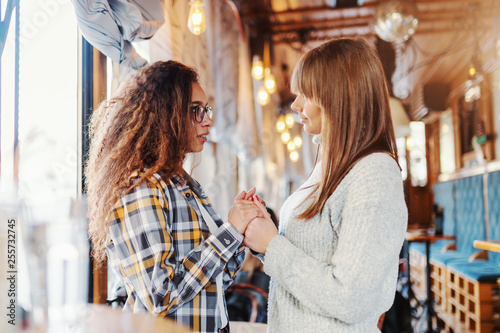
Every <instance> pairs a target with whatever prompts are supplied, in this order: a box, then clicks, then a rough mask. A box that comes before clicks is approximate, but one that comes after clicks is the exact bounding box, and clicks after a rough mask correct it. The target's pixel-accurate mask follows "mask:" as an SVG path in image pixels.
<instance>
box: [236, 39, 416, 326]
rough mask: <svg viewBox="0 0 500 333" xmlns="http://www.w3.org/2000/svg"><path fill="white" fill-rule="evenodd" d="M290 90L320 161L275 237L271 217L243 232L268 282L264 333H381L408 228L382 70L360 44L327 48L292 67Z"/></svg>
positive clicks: (286, 208)
mask: <svg viewBox="0 0 500 333" xmlns="http://www.w3.org/2000/svg"><path fill="white" fill-rule="evenodd" d="M291 84H292V85H291V86H292V91H293V92H294V93H295V94H296V95H297V97H296V99H295V101H294V102H293V103H292V109H294V110H295V111H297V112H298V114H299V116H300V120H301V122H302V124H303V126H304V131H305V132H307V133H309V134H311V135H314V138H313V140H314V141H315V142H316V143H317V144H319V152H318V161H317V162H316V164H315V167H314V170H313V171H312V173H311V175H310V176H309V178H308V179H307V180H306V181H305V183H304V184H303V185H302V186H301V187H300V188H299V189H298V190H297V191H296V192H295V193H293V194H292V195H291V196H290V197H289V198H288V199H287V200H286V202H285V203H284V205H283V207H282V208H281V215H280V218H279V220H280V225H279V232H278V230H277V229H276V227H275V226H274V224H273V223H272V221H271V220H270V219H269V218H256V219H255V220H253V221H252V222H250V224H249V225H248V227H247V229H246V233H245V244H246V245H248V246H249V247H250V248H251V249H253V250H254V251H256V252H259V253H261V255H260V256H261V258H262V260H263V262H264V271H265V272H266V273H267V274H268V275H269V276H271V285H270V292H269V313H268V324H269V332H273V333H274V332H283V333H288V332H336V333H341V332H356V333H359V332H380V331H379V328H378V327H377V323H378V320H379V318H380V317H381V316H382V315H383V313H385V312H386V311H387V310H388V309H389V308H390V307H391V304H392V303H393V300H394V295H395V291H396V280H397V272H398V261H399V253H400V250H401V247H402V244H403V240H404V236H405V230H406V224H407V209H406V205H405V200H404V194H403V184H402V179H401V173H400V168H399V165H398V161H397V152H396V144H395V138H394V130H393V127H392V123H391V116H390V110H389V96H388V90H387V86H386V83H385V77H384V73H383V70H382V66H381V64H380V61H379V59H378V56H377V54H376V52H375V51H374V50H373V49H372V48H371V47H370V45H369V44H368V43H367V42H366V41H365V40H363V39H348V38H342V39H335V40H331V41H329V42H326V43H324V44H322V45H321V46H319V47H317V48H315V49H312V50H311V51H309V52H308V53H307V54H305V55H304V56H303V57H302V58H301V59H300V61H299V62H298V64H297V66H296V67H295V69H294V72H293V76H292V81H291ZM254 201H255V203H256V205H258V206H259V207H260V208H261V210H262V211H264V209H265V208H264V207H263V206H262V205H261V204H260V203H259V202H258V201H257V200H254Z"/></svg>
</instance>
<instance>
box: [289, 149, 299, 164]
mask: <svg viewBox="0 0 500 333" xmlns="http://www.w3.org/2000/svg"><path fill="white" fill-rule="evenodd" d="M290 159H291V160H292V162H297V161H298V160H299V153H297V152H296V151H292V152H291V153H290Z"/></svg>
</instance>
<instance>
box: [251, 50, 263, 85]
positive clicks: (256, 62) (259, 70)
mask: <svg viewBox="0 0 500 333" xmlns="http://www.w3.org/2000/svg"><path fill="white" fill-rule="evenodd" d="M252 76H253V77H254V79H256V80H262V79H263V78H264V63H263V62H262V60H260V58H259V56H256V55H255V56H253V61H252Z"/></svg>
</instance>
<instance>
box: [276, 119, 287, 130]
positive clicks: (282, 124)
mask: <svg viewBox="0 0 500 333" xmlns="http://www.w3.org/2000/svg"><path fill="white" fill-rule="evenodd" d="M285 128H286V124H285V122H284V121H283V116H280V117H279V118H278V121H277V122H276V129H277V130H278V132H280V133H281V132H283V131H284V130H285Z"/></svg>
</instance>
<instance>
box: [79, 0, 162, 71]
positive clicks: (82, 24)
mask: <svg viewBox="0 0 500 333" xmlns="http://www.w3.org/2000/svg"><path fill="white" fill-rule="evenodd" d="M73 6H74V8H75V13H76V18H77V21H78V26H79V28H80V30H81V32H82V35H83V36H84V37H85V39H87V41H88V42H89V43H90V44H92V45H93V46H94V47H95V48H97V49H98V50H99V51H101V52H102V53H103V54H104V55H106V56H107V57H109V58H111V59H112V60H113V61H114V62H116V63H118V64H123V65H125V66H129V67H132V68H141V67H143V66H145V65H146V64H147V61H146V59H144V58H143V57H141V56H140V55H139V54H138V53H137V52H136V50H135V49H134V47H133V46H132V42H133V41H135V40H145V39H149V38H151V37H152V36H153V34H154V33H155V32H156V31H157V30H158V28H159V27H160V26H161V25H162V24H163V23H164V21H165V20H164V18H163V7H164V6H163V1H161V0H141V1H139V0H138V1H135V0H130V1H126V0H108V1H106V0H99V1H94V0H73Z"/></svg>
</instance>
